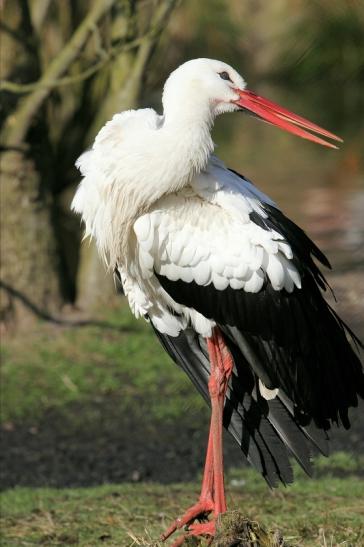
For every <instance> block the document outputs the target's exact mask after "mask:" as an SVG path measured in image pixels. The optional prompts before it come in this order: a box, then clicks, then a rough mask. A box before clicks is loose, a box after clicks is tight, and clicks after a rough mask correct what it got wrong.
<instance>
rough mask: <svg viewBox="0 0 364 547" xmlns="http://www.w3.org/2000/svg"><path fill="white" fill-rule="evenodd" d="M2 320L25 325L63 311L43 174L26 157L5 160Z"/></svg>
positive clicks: (10, 155) (12, 155) (8, 155)
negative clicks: (41, 186) (41, 182)
mask: <svg viewBox="0 0 364 547" xmlns="http://www.w3.org/2000/svg"><path fill="white" fill-rule="evenodd" d="M0 175H1V186H2V187H1V217H0V218H1V257H2V261H1V269H0V277H1V306H0V311H1V320H2V322H5V323H12V322H13V323H15V322H16V323H17V325H19V324H20V325H21V324H24V323H25V324H27V323H28V319H29V316H30V312H31V313H32V315H34V313H36V314H37V315H39V316H40V317H47V316H48V315H50V314H53V313H54V312H57V311H58V310H59V307H60V305H61V301H62V298H61V290H60V286H59V282H58V258H57V256H58V255H57V247H56V242H55V237H54V233H53V229H52V223H51V218H50V214H51V213H50V210H51V207H50V204H49V200H48V197H47V196H46V195H42V194H41V192H40V174H39V173H38V171H37V170H36V167H35V165H34V162H33V161H32V160H31V159H28V158H26V157H25V156H24V154H23V153H22V152H18V151H9V152H6V153H4V154H3V156H2V160H1V170H0Z"/></svg>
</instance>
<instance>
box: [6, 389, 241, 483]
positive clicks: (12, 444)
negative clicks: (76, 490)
mask: <svg viewBox="0 0 364 547" xmlns="http://www.w3.org/2000/svg"><path fill="white" fill-rule="evenodd" d="M202 414H203V415H202ZM207 427H208V412H207V408H206V412H204V413H201V412H200V413H199V414H198V415H196V412H195V413H194V412H193V411H192V412H185V413H184V414H183V415H182V416H180V417H179V418H178V421H171V420H168V419H167V420H165V419H160V420H159V419H156V418H155V417H154V418H152V417H150V416H149V415H148V401H140V402H139V404H137V401H135V404H134V407H133V409H130V410H128V409H124V410H123V408H122V406H120V400H119V398H117V397H116V395H115V394H111V395H110V397H104V398H100V399H99V400H97V399H96V400H93V401H88V402H83V403H80V402H73V403H68V404H67V405H64V406H62V407H58V408H54V409H52V410H49V411H48V413H47V414H46V415H43V417H42V418H41V419H40V420H39V421H38V423H37V424H24V423H23V424H15V423H8V424H4V425H3V431H2V451H1V460H2V462H1V468H2V469H6V474H5V476H4V477H3V478H2V488H7V487H12V486H15V485H22V486H57V487H61V486H90V485H96V484H101V483H105V482H113V483H119V482H124V481H128V482H130V481H140V480H153V481H158V482H162V483H167V482H178V481H181V480H183V481H186V480H191V479H194V478H195V477H196V475H197V474H198V473H199V472H201V469H202V465H203V458H204V453H205V443H206V435H207ZM229 441H230V439H229ZM229 441H228V442H227V445H228V452H229V453H233V454H232V456H230V454H229V455H228V460H229V461H231V462H232V463H234V464H237V465H238V464H239V463H240V462H241V459H242V458H241V454H240V451H239V450H238V449H236V448H235V446H234V445H233V444H232V441H230V442H229Z"/></svg>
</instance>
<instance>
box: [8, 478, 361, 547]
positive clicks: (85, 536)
mask: <svg viewBox="0 0 364 547" xmlns="http://www.w3.org/2000/svg"><path fill="white" fill-rule="evenodd" d="M227 489H228V503H229V509H238V510H240V511H242V512H243V513H244V514H246V515H247V517H249V518H251V519H253V520H256V521H258V522H259V523H260V524H261V525H263V526H265V527H266V528H267V529H271V530H276V529H278V530H280V531H281V533H282V534H283V535H284V538H285V540H286V541H287V542H290V543H291V544H294V545H305V546H311V545H332V546H334V545H345V546H347V547H348V546H352V547H359V546H360V545H364V501H363V497H362V484H360V481H358V480H357V478H356V477H347V478H345V479H335V478H332V477H325V478H320V479H317V480H315V481H309V480H306V478H304V477H303V476H301V475H300V476H299V477H298V479H297V481H296V483H295V484H294V485H293V486H291V487H289V488H280V489H278V490H275V491H269V490H268V489H267V487H266V485H265V483H264V482H263V481H262V480H261V479H260V477H259V476H258V475H257V474H256V473H255V472H254V471H253V470H251V469H245V470H243V471H242V470H239V471H237V470H236V471H234V472H233V473H231V474H229V475H228V478H227ZM197 495H198V484H197V483H195V484H178V485H176V484H174V485H170V486H162V485H158V484H148V483H139V484H124V485H104V486H98V487H94V488H75V489H59V490H57V489H49V488H41V489H33V488H15V489H12V490H8V491H7V492H5V493H4V494H3V495H2V530H3V539H4V541H5V543H4V545H9V546H10V545H72V544H76V545H80V546H88V545H90V546H91V545H92V546H93V545H103V544H105V545H125V546H127V545H129V546H132V545H137V544H140V545H143V544H144V545H148V544H149V545H152V544H154V543H155V542H157V540H158V537H159V535H160V533H161V532H162V531H163V530H164V529H165V527H166V526H167V525H168V523H169V522H170V521H171V520H172V519H173V518H174V517H175V516H177V515H178V514H179V513H180V512H181V510H182V509H183V508H186V507H188V506H189V505H191V504H192V503H193V502H194V501H195V500H196V497H197ZM325 541H326V544H325Z"/></svg>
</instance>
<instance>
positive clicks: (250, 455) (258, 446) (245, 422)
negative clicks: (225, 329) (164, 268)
mask: <svg viewBox="0 0 364 547" xmlns="http://www.w3.org/2000/svg"><path fill="white" fill-rule="evenodd" d="M154 330H155V332H156V334H157V336H158V338H159V340H160V342H161V344H162V345H163V347H164V348H165V350H166V351H167V352H168V353H169V355H170V356H171V357H172V359H173V360H174V361H175V362H176V363H177V364H178V365H179V366H181V368H182V369H183V370H184V371H185V372H186V374H187V375H188V377H189V378H190V380H191V381H192V383H193V384H194V385H195V387H196V388H197V389H198V391H199V392H200V394H201V395H202V396H203V397H204V399H205V400H206V401H207V402H209V394H208V379H209V371H210V365H209V360H208V354H207V348H206V341H205V339H204V338H203V337H201V336H199V335H198V334H196V332H195V331H193V330H192V329H191V328H189V329H186V330H185V331H183V332H181V333H180V335H179V336H178V337H170V336H168V335H165V334H161V333H160V332H158V331H157V330H156V329H154ZM225 342H226V344H227V345H228V347H229V349H230V351H231V353H232V355H233V358H234V363H235V366H234V371H233V375H232V378H231V382H230V385H229V389H228V393H227V398H226V403H225V409H224V426H225V428H226V429H227V430H228V431H229V433H230V434H231V435H232V436H233V437H234V439H235V440H236V441H237V443H238V444H239V446H240V448H241V450H242V452H243V453H244V454H245V456H246V457H247V459H248V461H249V462H250V463H251V464H252V465H253V466H254V467H255V468H256V469H257V470H258V471H259V472H260V473H261V474H262V475H263V477H264V478H265V480H266V481H267V483H268V484H269V485H270V486H271V487H273V486H276V485H277V484H278V482H279V481H280V482H282V483H284V484H288V483H291V482H292V481H293V471H292V467H291V464H290V461H289V456H290V455H291V454H292V455H293V456H294V457H295V458H296V459H297V461H298V462H299V464H300V465H301V466H302V468H303V469H304V470H305V471H306V472H307V473H308V474H310V473H311V471H312V465H311V455H310V449H309V444H310V442H309V441H310V440H311V441H312V443H313V444H315V445H318V446H319V447H320V449H321V450H322V451H324V450H325V449H324V448H322V446H323V445H324V443H323V442H321V441H320V440H319V439H318V437H319V432H318V431H316V432H315V436H317V439H316V438H315V436H313V437H312V438H311V436H310V435H309V434H308V433H307V431H305V428H304V427H302V426H301V425H299V424H298V423H297V421H296V419H295V417H294V415H293V412H292V410H291V409H292V408H293V405H292V404H291V408H290V401H289V399H287V398H286V399H287V400H286V401H281V399H280V398H276V399H273V400H270V401H266V400H265V399H263V398H262V397H261V396H260V395H259V393H258V390H257V377H256V375H255V374H254V373H253V372H252V369H251V368H250V367H251V364H250V362H249V359H247V356H246V355H245V354H243V353H242V352H241V351H240V348H239V347H238V346H237V345H236V343H235V342H234V341H233V340H232V339H231V337H228V336H227V335H226V334H225ZM321 434H323V437H325V435H326V434H325V433H323V432H321Z"/></svg>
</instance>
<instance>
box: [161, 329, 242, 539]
mask: <svg viewBox="0 0 364 547" xmlns="http://www.w3.org/2000/svg"><path fill="white" fill-rule="evenodd" d="M207 348H208V352H209V359H210V367H211V368H210V379H209V384H208V387H209V394H210V399H211V423H210V432H209V440H208V446H207V453H206V460H205V469H204V475H203V480H202V488H201V494H200V498H199V501H198V502H197V503H196V504H195V505H193V506H192V507H190V508H189V509H188V510H187V511H186V512H185V513H184V515H183V516H182V517H180V518H178V519H176V520H175V521H174V522H173V523H172V524H171V526H170V527H169V528H168V530H167V531H166V532H165V533H164V534H163V535H162V538H161V539H162V541H165V540H166V539H167V538H168V537H169V536H170V535H171V534H173V532H175V531H176V530H177V529H180V528H182V527H183V526H186V525H187V526H188V531H187V533H186V534H183V535H182V536H180V537H178V538H177V539H176V541H175V542H174V544H173V547H179V546H180V545H182V544H183V542H184V540H185V538H186V537H187V536H192V535H193V536H213V535H214V533H215V519H216V517H217V516H218V515H219V514H221V513H224V512H225V511H226V499H225V488H224V471H223V453H222V416H223V410H224V401H225V395H226V390H227V386H228V381H229V378H230V376H231V373H232V369H233V365H234V363H233V359H232V356H231V354H230V352H229V350H228V348H227V346H226V345H225V342H224V339H223V336H222V334H221V333H220V331H219V329H218V328H217V327H216V328H214V329H213V332H212V336H211V337H210V338H208V339H207ZM212 511H213V513H214V518H213V519H212V520H210V521H207V522H201V523H199V524H192V523H193V521H194V520H196V519H199V520H205V519H207V516H208V515H209V514H210V513H211V512H212Z"/></svg>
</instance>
